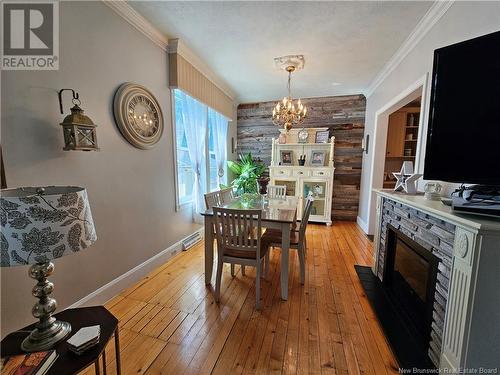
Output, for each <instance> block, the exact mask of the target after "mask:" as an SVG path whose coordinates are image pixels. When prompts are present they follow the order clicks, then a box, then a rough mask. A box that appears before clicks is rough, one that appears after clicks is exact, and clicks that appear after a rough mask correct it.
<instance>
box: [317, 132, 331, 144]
mask: <svg viewBox="0 0 500 375" xmlns="http://www.w3.org/2000/svg"><path fill="white" fill-rule="evenodd" d="M329 138H330V131H329V130H318V131H317V132H316V137H315V142H316V143H328V141H329Z"/></svg>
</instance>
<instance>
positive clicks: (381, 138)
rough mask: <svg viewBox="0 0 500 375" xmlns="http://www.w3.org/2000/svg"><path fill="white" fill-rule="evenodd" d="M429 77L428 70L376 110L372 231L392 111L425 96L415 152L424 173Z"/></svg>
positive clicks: (370, 201) (369, 226)
mask: <svg viewBox="0 0 500 375" xmlns="http://www.w3.org/2000/svg"><path fill="white" fill-rule="evenodd" d="M428 77H429V74H428V73H426V74H425V75H423V76H422V77H420V78H419V79H418V80H417V81H415V82H414V83H413V84H411V85H410V86H408V87H407V88H406V89H405V90H403V91H402V92H401V93H399V95H397V96H396V97H395V98H393V99H392V100H390V101H389V102H388V103H387V104H385V105H384V106H382V107H381V108H380V109H379V110H378V111H376V112H375V126H374V129H373V145H372V150H373V155H372V159H371V163H370V184H369V186H370V194H369V195H368V218H367V219H368V223H367V229H368V234H373V233H375V228H374V227H375V214H376V212H375V211H376V207H375V206H376V199H375V193H374V191H373V190H374V189H382V187H383V180H384V179H383V174H384V166H385V149H386V143H387V130H388V127H389V115H390V114H391V113H393V112H395V111H396V110H398V109H400V108H401V107H403V106H405V105H407V104H408V103H410V102H411V101H413V100H415V99H416V98H418V97H419V96H421V102H420V118H419V124H418V126H419V129H418V140H417V149H416V154H415V172H417V173H422V172H421V171H423V161H424V154H425V153H424V150H425V143H426V139H425V138H426V137H425V135H426V134H427V117H428V113H427V102H428V97H429V95H428V86H429V85H428Z"/></svg>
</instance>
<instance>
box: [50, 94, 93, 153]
mask: <svg viewBox="0 0 500 375" xmlns="http://www.w3.org/2000/svg"><path fill="white" fill-rule="evenodd" d="M63 91H71V92H72V93H73V99H72V102H73V104H74V105H73V107H72V108H71V114H69V115H67V116H66V117H65V118H64V120H63V122H61V124H60V125H62V127H63V134H64V148H63V150H65V151H71V150H80V151H99V147H97V134H96V127H97V125H96V124H94V122H93V121H92V120H91V119H90V118H89V117H88V116H86V115H84V114H83V109H81V108H80V104H81V102H80V99H79V94H78V93H77V92H75V90H73V89H61V90H59V109H60V110H61V114H64V112H63V105H62V93H63Z"/></svg>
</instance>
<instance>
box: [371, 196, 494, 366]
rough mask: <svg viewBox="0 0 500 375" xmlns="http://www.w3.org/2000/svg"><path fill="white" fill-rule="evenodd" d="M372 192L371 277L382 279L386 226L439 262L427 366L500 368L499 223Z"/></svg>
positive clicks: (420, 199) (433, 203)
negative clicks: (374, 214) (374, 215)
mask: <svg viewBox="0 0 500 375" xmlns="http://www.w3.org/2000/svg"><path fill="white" fill-rule="evenodd" d="M376 194H377V226H376V233H375V240H374V244H375V252H374V264H373V267H372V271H373V273H374V274H375V275H376V276H377V277H378V278H379V279H380V280H381V281H382V279H383V269H384V262H385V255H386V254H385V250H386V246H385V241H386V234H387V225H388V224H391V225H392V226H394V227H395V228H396V229H398V230H400V231H401V232H403V233H404V234H406V235H407V236H408V237H410V238H411V239H413V240H414V241H416V242H417V243H419V244H420V245H422V246H423V247H424V248H426V249H427V250H429V251H431V252H432V253H433V254H434V255H435V256H436V257H438V258H439V264H438V274H437V282H436V291H435V295H434V306H433V307H434V311H433V319H432V327H431V337H430V342H429V352H428V354H429V357H430V359H431V360H432V362H433V363H434V364H435V365H436V366H437V367H438V368H441V369H447V370H448V371H450V370H451V371H455V372H456V371H458V369H460V368H462V369H463V368H479V367H482V368H494V367H500V340H499V339H498V337H500V307H499V306H500V220H495V219H491V220H490V219H484V218H480V217H477V216H464V215H456V214H453V213H452V211H451V208H450V207H447V206H444V205H443V204H442V203H441V202H439V201H437V202H436V201H429V200H426V199H425V198H424V197H423V196H421V195H413V196H410V195H406V194H403V193H395V192H393V191H388V190H377V191H376ZM492 323H493V324H492Z"/></svg>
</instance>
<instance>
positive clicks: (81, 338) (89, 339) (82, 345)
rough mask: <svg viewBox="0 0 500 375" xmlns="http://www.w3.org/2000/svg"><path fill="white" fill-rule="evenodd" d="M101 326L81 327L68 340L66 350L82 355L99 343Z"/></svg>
mask: <svg viewBox="0 0 500 375" xmlns="http://www.w3.org/2000/svg"><path fill="white" fill-rule="evenodd" d="M100 335H101V326H91V327H83V328H81V329H80V330H79V331H78V332H77V333H75V334H74V335H73V336H71V338H70V339H69V340H68V349H69V350H71V351H72V352H73V353H75V354H78V355H80V354H82V353H83V352H85V351H86V350H87V349H90V348H92V347H93V346H95V345H97V344H98V343H99V337H100Z"/></svg>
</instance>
